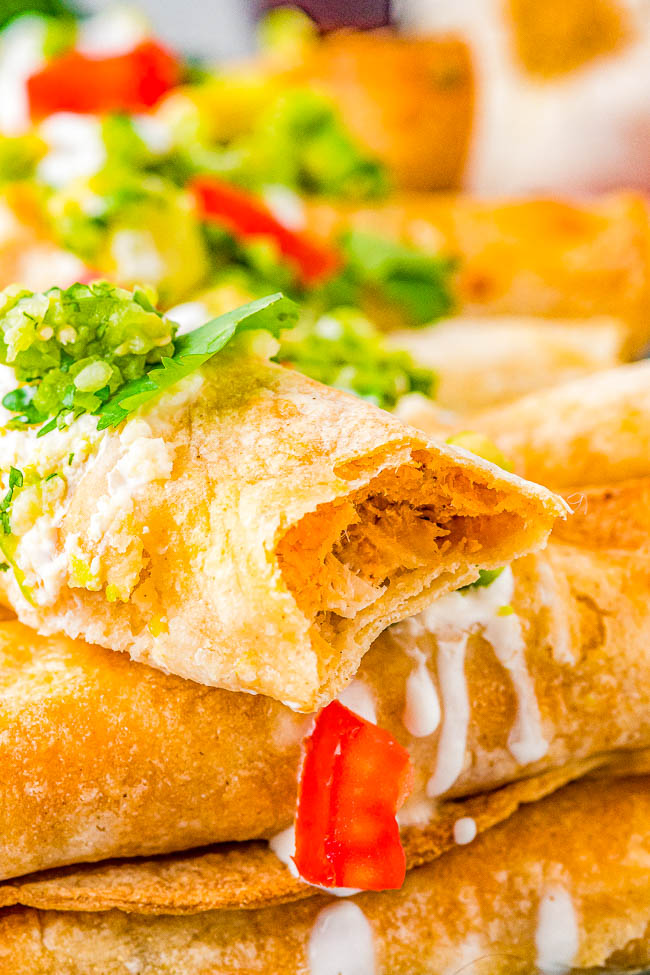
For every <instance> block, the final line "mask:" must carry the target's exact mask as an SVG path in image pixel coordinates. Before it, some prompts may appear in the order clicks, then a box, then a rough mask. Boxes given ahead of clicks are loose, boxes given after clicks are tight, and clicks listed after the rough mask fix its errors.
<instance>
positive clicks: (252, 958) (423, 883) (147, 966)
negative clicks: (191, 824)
mask: <svg viewBox="0 0 650 975" xmlns="http://www.w3.org/2000/svg"><path fill="white" fill-rule="evenodd" d="M649 822H650V780H649V779H648V778H644V777H638V778H634V779H622V780H619V781H608V782H607V783H606V784H604V783H602V782H596V783H593V782H581V783H577V784H575V785H570V786H568V787H567V788H565V789H563V790H561V791H560V792H558V793H555V795H553V796H550V797H549V798H547V799H544V800H542V801H540V802H536V803H533V804H531V805H528V806H526V807H525V808H523V809H520V810H519V811H518V812H517V813H515V814H514V815H513V816H512V817H511V818H510V819H509V820H507V821H506V822H505V823H503V824H502V825H500V826H496V827H494V828H493V829H491V830H488V831H487V832H486V833H483V834H482V835H481V836H480V837H478V838H477V839H476V840H475V841H474V842H473V843H470V844H469V845H467V846H462V847H457V848H456V849H454V850H452V851H450V852H449V853H447V854H446V855H445V856H443V857H440V858H439V859H438V860H436V861H435V862H433V863H431V864H429V865H428V866H423V867H420V868H418V869H416V870H412V871H410V872H409V874H408V875H407V879H406V883H405V885H404V887H403V888H402V890H400V891H397V892H391V893H380V894H372V893H368V894H361V895H357V896H356V897H354V898H353V899H352V900H351V901H341V900H337V899H333V898H328V897H326V896H324V895H318V896H316V897H311V898H308V899H307V900H304V901H302V902H301V903H298V904H287V905H280V906H276V907H269V908H265V909H262V910H257V911H250V910H249V911H206V912H200V913H196V914H194V915H192V916H185V917H174V916H170V915H166V916H159V917H146V916H142V915H138V914H126V913H123V912H121V911H118V910H112V911H107V912H99V913H96V912H95V913H93V912H85V913H80V912H76V913H75V912H57V911H42V910H41V911H39V910H33V909H29V908H13V909H12V908H9V909H7V910H5V911H4V912H3V913H2V915H0V972H2V975H5V973H6V975H10V973H11V975H13V973H15V972H17V971H20V972H21V975H133V973H134V972H136V973H137V975H172V973H178V972H183V975H214V973H216V972H218V973H219V975H236V973H237V975H241V973H243V972H246V973H247V975H254V973H258V972H259V973H260V975H292V973H296V975H308V973H310V972H311V973H313V972H314V971H315V965H316V964H317V961H318V958H319V957H322V956H321V954H320V952H318V953H317V949H318V946H319V941H318V937H317V932H318V928H319V927H320V926H321V925H322V923H323V920H324V919H321V920H320V921H319V922H318V926H316V922H317V919H318V918H319V915H320V912H321V911H323V910H324V909H325V908H330V917H332V914H331V912H332V911H336V914H334V916H333V918H332V921H330V923H332V922H334V923H335V919H336V915H337V914H338V917H339V918H340V916H341V913H342V912H343V913H344V914H345V916H346V917H347V918H349V917H350V912H352V915H353V918H352V921H353V930H355V931H356V930H358V929H359V925H360V926H361V930H362V932H363V933H364V934H365V935H366V937H365V938H362V939H361V944H362V945H363V946H366V947H367V946H368V945H369V946H370V947H369V948H368V950H369V952H370V953H372V954H374V975H407V973H408V975H446V973H449V972H457V971H459V970H464V969H467V970H468V971H474V972H477V973H480V975H506V973H507V975H511V973H514V975H529V973H530V972H531V971H533V970H535V967H536V962H537V961H538V960H540V957H542V958H543V957H546V958H547V959H548V958H549V957H551V958H552V957H556V958H559V957H560V955H561V954H562V952H561V951H560V950H559V949H558V948H557V947H556V950H555V952H553V951H552V947H553V945H552V941H553V939H552V938H549V935H548V934H547V933H545V928H546V927H548V925H543V924H542V923H541V920H540V915H541V913H542V902H544V903H545V904H546V905H548V903H549V900H551V901H552V900H556V901H559V903H560V905H561V906H562V907H563V913H562V915H561V920H558V915H557V912H556V913H555V924H554V927H555V929H556V930H557V927H558V926H559V925H560V924H561V931H562V932H563V933H564V934H565V935H568V938H565V941H564V946H563V947H564V956H563V957H566V958H567V959H568V961H569V964H570V965H573V968H574V970H576V971H583V970H586V969H598V970H599V971H600V970H602V971H604V972H612V973H613V972H620V971H621V968H626V967H627V968H628V969H629V968H636V969H642V968H644V967H646V966H647V965H648V964H650V937H649V933H648V932H649V931H650V887H649V882H650V881H649V878H650V872H649V871H648V857H649V856H650V839H649V837H650V829H649ZM352 905H354V906H352ZM356 908H358V909H359V910H360V911H361V912H362V916H361V917H360V916H359V914H358V913H357V910H356ZM364 918H365V922H364ZM366 923H367V924H368V925H369V927H370V935H369V933H368V928H367V927H366ZM549 941H550V943H549ZM321 944H322V942H321ZM560 947H562V944H561V945H560ZM542 950H543V951H545V955H541V954H540V953H541V951H542ZM321 951H322V948H321ZM310 954H311V965H310ZM316 970H317V969H316Z"/></svg>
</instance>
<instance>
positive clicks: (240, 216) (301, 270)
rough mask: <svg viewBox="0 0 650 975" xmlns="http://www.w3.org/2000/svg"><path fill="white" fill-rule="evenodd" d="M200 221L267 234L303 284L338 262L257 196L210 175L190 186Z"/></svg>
mask: <svg viewBox="0 0 650 975" xmlns="http://www.w3.org/2000/svg"><path fill="white" fill-rule="evenodd" d="M190 188H191V190H192V192H193V193H194V197H195V199H196V201H197V204H198V208H199V213H200V214H201V216H202V218H203V219H204V220H211V221H213V222H215V223H218V224H220V225H221V226H223V227H225V228H226V229H227V230H229V231H231V233H233V234H235V235H236V236H238V237H243V238H250V237H269V238H271V239H272V240H274V241H275V243H276V244H277V246H278V249H279V251H280V253H281V254H283V255H284V256H285V257H286V258H288V259H289V260H290V261H292V262H293V264H294V265H295V266H296V269H297V271H298V275H299V277H300V280H301V282H302V283H303V284H316V283H317V282H319V281H322V280H324V279H326V278H328V277H330V276H331V275H332V274H333V273H334V272H335V271H336V270H338V268H339V267H340V265H341V259H340V257H339V255H338V254H337V253H336V251H335V250H333V249H332V248H331V247H327V246H326V245H324V244H320V243H319V242H317V241H315V240H312V238H311V237H309V235H308V234H305V233H299V232H297V231H294V230H290V229H289V228H288V227H285V226H284V224H282V223H280V221H279V220H277V219H276V218H275V217H274V216H273V214H272V213H271V212H270V210H269V209H268V208H267V207H266V206H265V205H264V203H262V202H261V201H260V200H259V199H258V198H257V197H255V196H253V195H252V194H251V193H247V192H246V191H245V190H242V189H240V188H239V187H237V186H232V185H231V184H230V183H224V182H223V181H222V180H220V179H216V178H215V177H213V176H198V177H196V179H194V180H193V182H192V184H191V186H190Z"/></svg>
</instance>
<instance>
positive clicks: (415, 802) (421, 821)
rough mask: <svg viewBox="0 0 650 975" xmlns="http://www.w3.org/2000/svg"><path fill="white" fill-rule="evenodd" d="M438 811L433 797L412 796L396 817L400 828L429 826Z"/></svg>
mask: <svg viewBox="0 0 650 975" xmlns="http://www.w3.org/2000/svg"><path fill="white" fill-rule="evenodd" d="M435 812H436V803H435V801H434V800H433V799H427V798H426V797H425V798H422V797H421V796H411V797H410V798H409V799H407V800H406V802H405V803H404V805H403V806H402V808H401V809H400V810H399V811H398V813H397V816H396V819H397V822H398V824H399V827H400V829H404V828H406V827H407V826H428V825H429V823H430V822H431V820H432V819H433V817H434V815H435Z"/></svg>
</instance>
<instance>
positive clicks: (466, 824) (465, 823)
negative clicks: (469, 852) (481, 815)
mask: <svg viewBox="0 0 650 975" xmlns="http://www.w3.org/2000/svg"><path fill="white" fill-rule="evenodd" d="M476 832H477V830H476V821H475V820H474V819H471V818H470V817H469V816H463V817H462V819H457V820H456V822H455V823H454V843H458V845H459V846H465V845H466V844H467V843H471V842H472V840H474V839H476Z"/></svg>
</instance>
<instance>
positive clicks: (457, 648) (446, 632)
mask: <svg viewBox="0 0 650 975" xmlns="http://www.w3.org/2000/svg"><path fill="white" fill-rule="evenodd" d="M513 592H514V578H513V575H512V569H511V568H510V567H509V566H507V567H506V568H505V569H504V570H503V571H502V572H501V574H500V575H499V576H498V577H497V578H496V579H495V580H494V582H493V583H492V584H491V585H489V586H481V587H478V588H477V589H474V590H470V591H469V592H466V593H459V592H455V593H450V594H449V595H448V596H445V597H443V598H442V599H439V600H438V601H437V602H436V603H433V604H432V605H431V606H430V607H429V608H428V609H426V610H425V611H424V612H423V613H421V614H420V616H419V617H417V620H416V624H417V625H421V626H423V627H424V629H425V630H426V631H427V632H428V633H430V634H432V635H433V636H435V637H436V639H437V641H438V681H439V686H440V693H441V696H442V700H443V723H442V732H441V735H440V742H439V744H438V761H437V766H436V771H435V773H434V774H433V776H432V777H431V779H430V780H429V783H428V785H427V793H428V794H429V795H430V796H438V795H441V794H442V793H444V792H446V791H447V790H448V789H450V788H451V786H452V785H453V784H454V782H455V781H456V779H457V778H458V776H459V775H460V773H461V772H462V770H463V763H464V761H465V751H466V746H467V728H468V724H469V717H470V704H469V696H468V690H467V682H466V679H465V652H466V649H467V641H468V639H469V636H470V633H472V632H474V631H475V630H477V629H479V628H480V629H482V630H483V634H484V636H485V639H486V640H487V641H488V642H489V643H490V644H491V645H492V647H493V648H494V653H495V655H496V657H497V659H498V660H499V662H500V664H501V665H502V666H503V667H504V668H505V669H506V670H507V671H508V673H509V674H510V678H511V680H512V684H513V687H514V690H515V693H516V695H517V716H516V718H515V722H514V724H513V727H512V729H511V731H510V735H509V738H508V748H509V749H510V752H511V753H512V755H513V756H514V758H515V759H516V760H517V761H518V762H519V763H520V764H522V765H527V764H528V763H530V762H534V761H537V760H538V759H539V758H541V757H542V756H543V755H545V754H546V752H547V750H548V742H547V741H546V739H545V738H544V736H543V734H542V727H541V717H540V713H539V707H538V704H537V699H536V697H535V688H534V685H533V682H532V680H531V678H530V675H529V673H528V670H527V667H526V655H525V642H524V638H523V634H522V629H521V621H520V620H519V617H518V616H517V615H516V614H515V613H514V612H512V611H511V607H510V602H511V600H512V596H513ZM504 610H505V615H503V613H504ZM500 611H501V614H500Z"/></svg>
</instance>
